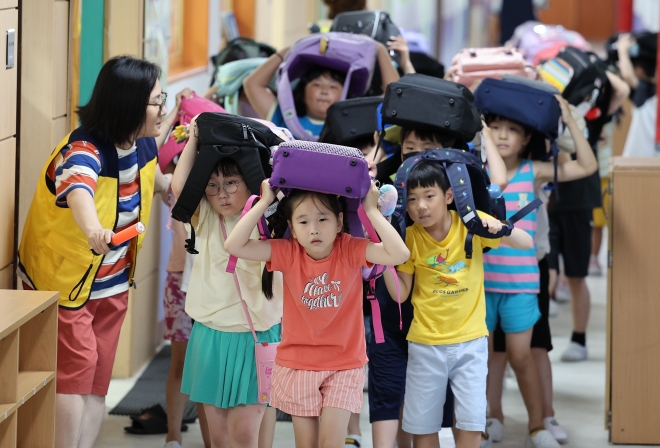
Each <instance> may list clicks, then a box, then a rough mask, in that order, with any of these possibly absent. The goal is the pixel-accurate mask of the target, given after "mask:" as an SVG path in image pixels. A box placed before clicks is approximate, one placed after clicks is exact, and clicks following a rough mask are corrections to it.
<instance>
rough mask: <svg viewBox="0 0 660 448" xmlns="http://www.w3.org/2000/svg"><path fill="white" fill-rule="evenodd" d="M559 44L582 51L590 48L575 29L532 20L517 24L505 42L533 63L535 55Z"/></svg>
mask: <svg viewBox="0 0 660 448" xmlns="http://www.w3.org/2000/svg"><path fill="white" fill-rule="evenodd" d="M559 44H564V45H565V46H571V47H576V48H578V49H580V50H582V51H590V49H591V47H590V45H589V42H587V40H586V39H585V38H584V37H582V35H581V34H580V33H578V32H577V31H571V30H567V29H566V28H564V27H563V26H561V25H545V24H543V23H541V22H535V21H533V20H530V21H527V22H525V23H523V24H521V25H518V27H517V28H516V29H515V31H514V33H513V37H512V38H511V40H509V42H507V45H510V46H513V47H517V48H518V49H519V50H520V51H522V53H523V55H524V56H525V59H526V60H527V61H528V62H530V63H533V64H537V63H538V61H537V60H536V56H537V55H538V54H539V53H541V52H543V51H544V50H547V49H550V48H553V47H555V48H556V47H557V46H558V45H559ZM557 51H559V50H558V49H557ZM550 59H551V58H550Z"/></svg>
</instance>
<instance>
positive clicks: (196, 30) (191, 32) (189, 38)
mask: <svg viewBox="0 0 660 448" xmlns="http://www.w3.org/2000/svg"><path fill="white" fill-rule="evenodd" d="M208 35H209V0H170V39H169V49H168V55H169V70H168V76H169V77H173V76H177V75H182V74H184V73H186V72H189V71H191V70H196V69H200V68H203V69H205V68H206V66H207V64H208V40H209V36H208Z"/></svg>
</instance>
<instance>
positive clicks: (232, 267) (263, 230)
mask: <svg viewBox="0 0 660 448" xmlns="http://www.w3.org/2000/svg"><path fill="white" fill-rule="evenodd" d="M259 199H261V197H260V196H257V195H256V194H253V195H252V196H250V199H248V200H247V202H246V203H245V207H243V211H242V212H241V218H242V217H243V216H245V214H246V213H247V212H249V211H250V210H252V207H254V204H256V202H257V200H259ZM220 220H221V221H223V219H222V217H221V218H220ZM223 226H224V224H223ZM257 228H258V229H259V239H260V240H262V241H264V240H267V239H269V238H270V235H269V233H268V231H267V229H268V224H267V223H266V217H265V216H263V215H262V216H261V219H260V220H259V222H258V223H257ZM225 239H227V235H225ZM237 262H238V257H236V256H235V255H230V256H229V261H228V262H227V272H229V273H230V274H233V273H234V272H235V271H236V263H237Z"/></svg>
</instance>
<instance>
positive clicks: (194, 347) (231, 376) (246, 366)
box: [181, 322, 281, 409]
mask: <svg viewBox="0 0 660 448" xmlns="http://www.w3.org/2000/svg"><path fill="white" fill-rule="evenodd" d="M280 326H281V324H277V325H274V326H272V327H271V328H270V329H268V330H267V331H257V338H258V339H259V342H279V341H280V339H281V328H280ZM257 390H258V384H257V368H256V361H255V358H254V338H253V337H252V332H250V331H247V332H243V333H225V332H223V331H218V330H213V329H211V328H209V327H207V326H205V325H203V324H200V323H199V322H195V324H194V326H193V329H192V333H191V334H190V340H189V341H188V348H187V350H186V361H185V364H184V365H183V379H182V381H181V392H183V393H184V394H188V395H190V399H191V400H192V401H194V402H196V403H204V404H212V405H213V406H215V407H217V408H222V409H227V408H233V407H234V406H238V405H240V404H257V403H258V399H257Z"/></svg>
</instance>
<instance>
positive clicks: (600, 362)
mask: <svg viewBox="0 0 660 448" xmlns="http://www.w3.org/2000/svg"><path fill="white" fill-rule="evenodd" d="M601 258H604V257H601ZM588 283H589V288H590V291H591V295H592V304H593V305H592V314H591V319H590V324H589V331H588V333H587V335H588V339H587V344H588V347H589V360H588V361H587V362H584V363H580V364H565V363H561V362H560V361H559V357H560V355H561V352H562V351H563V350H564V348H565V347H566V345H567V344H568V337H569V335H570V331H571V323H570V322H571V318H570V305H569V304H562V305H560V306H559V315H558V316H557V317H555V318H552V320H551V326H552V333H553V344H554V346H555V350H554V351H552V352H551V353H550V357H551V359H552V362H553V373H554V385H555V409H556V412H557V420H558V421H559V422H560V424H561V425H562V426H563V427H564V428H565V429H566V430H567V432H568V434H569V437H570V444H569V445H568V446H570V447H576V448H601V447H606V446H608V441H607V440H608V433H607V432H606V431H605V429H604V414H605V411H604V406H605V405H604V395H605V293H606V281H605V278H604V277H601V278H589V280H588ZM134 380H135V378H134V379H131V380H115V381H113V382H112V384H111V386H110V393H109V395H108V400H107V406H108V409H110V408H111V407H112V406H114V405H115V404H116V403H117V402H118V401H119V400H120V399H121V398H122V397H123V395H124V393H125V392H126V391H127V390H128V389H130V387H131V386H132V383H133V381H134ZM506 381H507V383H506V389H505V393H504V409H505V412H506V416H507V418H506V422H505V424H506V428H505V433H504V440H503V441H502V443H499V444H496V445H495V447H496V448H522V447H523V446H524V440H525V433H526V427H527V424H526V421H527V417H526V413H525V408H524V407H523V403H522V399H521V397H520V394H519V392H518V390H517V385H516V383H515V380H513V379H508V380H506ZM365 403H366V395H365ZM367 412H368V405H366V404H365V406H364V412H363V414H362V420H361V426H362V431H363V444H362V446H363V447H367V448H371V446H372V445H371V427H370V425H369V419H368V416H367ZM126 425H128V419H127V418H125V417H111V416H108V417H107V418H106V420H105V422H104V425H103V429H102V432H101V436H100V438H99V440H98V443H97V446H98V447H102V448H111V447H138V446H139V447H144V448H151V447H153V448H160V447H162V446H163V444H164V437H163V436H129V435H127V434H126V433H125V432H124V430H123V429H122V428H123V427H124V426H126ZM440 435H441V445H442V448H453V447H454V442H453V439H452V438H451V432H450V431H449V430H443V431H442V432H441V434H440ZM184 442H185V443H184V446H185V447H186V448H192V447H203V443H202V441H201V436H200V432H199V426H198V425H196V424H195V425H190V429H189V431H188V432H187V433H186V434H185V436H184ZM293 446H294V442H293V429H292V426H291V423H283V422H280V423H278V424H277V427H276V435H275V444H274V448H285V447H286V448H291V447H293ZM619 446H622V445H619Z"/></svg>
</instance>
